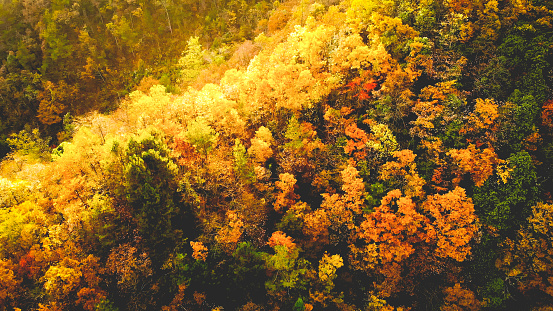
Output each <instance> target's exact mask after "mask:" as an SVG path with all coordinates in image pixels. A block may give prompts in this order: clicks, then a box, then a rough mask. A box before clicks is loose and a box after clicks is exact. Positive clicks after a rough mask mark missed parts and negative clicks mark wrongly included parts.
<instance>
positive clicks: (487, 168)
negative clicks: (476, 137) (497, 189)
mask: <svg viewBox="0 0 553 311" xmlns="http://www.w3.org/2000/svg"><path fill="white" fill-rule="evenodd" d="M447 154H448V155H449V156H450V157H451V158H452V159H453V163H455V164H456V165H457V167H458V168H459V172H458V173H457V175H458V177H457V178H456V179H454V180H453V182H454V183H455V184H458V183H459V181H460V179H461V178H462V174H466V173H470V175H471V177H472V180H473V181H474V183H475V184H476V186H478V187H480V186H482V185H483V184H484V182H485V181H486V180H487V179H488V177H490V176H491V175H492V174H493V170H494V168H495V166H497V164H499V163H501V160H500V159H499V158H498V157H497V154H496V153H495V151H494V150H493V148H486V149H484V150H480V149H476V147H475V146H474V145H473V144H470V145H469V146H468V148H466V149H459V150H457V149H451V150H450V151H449V152H448V153H447Z"/></svg>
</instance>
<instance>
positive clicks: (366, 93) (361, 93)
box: [346, 77, 378, 101]
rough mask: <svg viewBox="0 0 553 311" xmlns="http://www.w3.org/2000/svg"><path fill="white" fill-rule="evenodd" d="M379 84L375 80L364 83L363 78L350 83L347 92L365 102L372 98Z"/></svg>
mask: <svg viewBox="0 0 553 311" xmlns="http://www.w3.org/2000/svg"><path fill="white" fill-rule="evenodd" d="M377 86H378V84H376V82H374V80H373V79H369V81H363V78H361V77H357V78H355V79H353V80H352V81H351V82H350V83H348V84H346V92H348V93H351V94H353V96H355V97H357V99H359V100H361V101H363V100H366V99H369V98H371V92H372V90H374V89H375V88H376V87H377Z"/></svg>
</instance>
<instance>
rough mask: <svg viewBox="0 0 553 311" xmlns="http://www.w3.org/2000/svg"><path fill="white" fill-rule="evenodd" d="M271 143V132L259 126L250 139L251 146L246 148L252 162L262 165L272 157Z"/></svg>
mask: <svg viewBox="0 0 553 311" xmlns="http://www.w3.org/2000/svg"><path fill="white" fill-rule="evenodd" d="M272 143H273V135H272V134H271V131H270V130H269V129H268V128H266V127H264V126H261V127H260V128H259V129H258V130H257V131H256V132H255V137H254V138H252V139H251V146H250V148H248V153H249V154H250V155H251V156H253V160H254V161H255V162H256V163H258V164H261V165H262V164H264V163H265V161H267V159H269V158H270V157H271V156H272V155H273V150H272V149H271V144H272Z"/></svg>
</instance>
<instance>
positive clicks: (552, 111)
mask: <svg viewBox="0 0 553 311" xmlns="http://www.w3.org/2000/svg"><path fill="white" fill-rule="evenodd" d="M541 122H542V125H543V126H545V127H547V128H548V129H549V130H550V131H551V130H553V99H551V100H548V101H546V102H545V103H543V106H542V112H541Z"/></svg>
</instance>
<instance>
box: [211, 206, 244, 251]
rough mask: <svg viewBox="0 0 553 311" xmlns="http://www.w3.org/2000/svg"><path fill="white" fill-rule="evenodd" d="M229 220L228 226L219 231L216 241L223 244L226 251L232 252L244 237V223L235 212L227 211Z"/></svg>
mask: <svg viewBox="0 0 553 311" xmlns="http://www.w3.org/2000/svg"><path fill="white" fill-rule="evenodd" d="M227 220H228V223H227V225H226V226H224V227H223V228H221V229H220V230H219V232H218V233H217V236H216V237H215V239H216V240H217V242H219V243H221V244H223V246H224V247H225V250H226V251H228V252H232V250H234V248H235V247H236V243H238V241H239V240H240V237H241V236H242V231H243V229H244V222H243V221H242V219H241V218H240V217H239V214H238V213H237V212H235V211H227Z"/></svg>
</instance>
